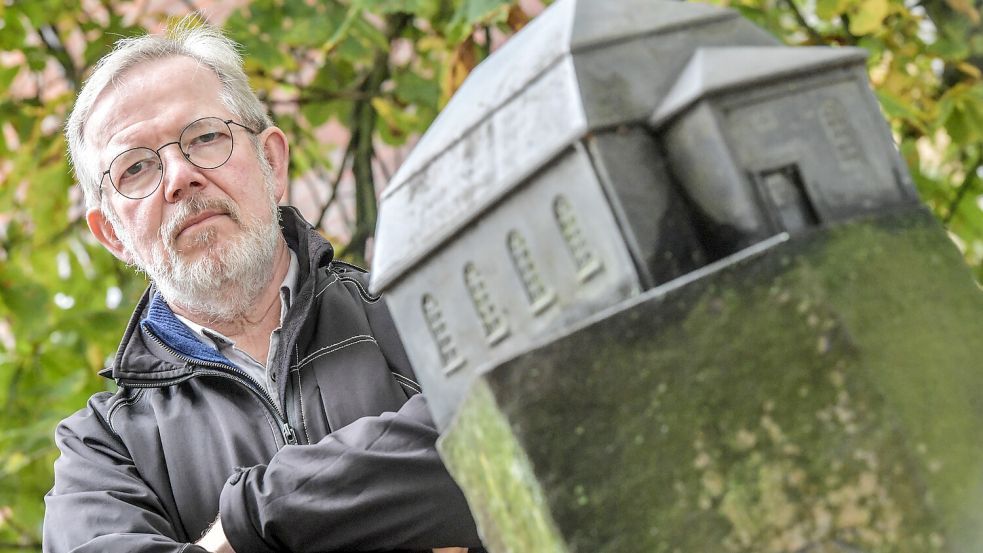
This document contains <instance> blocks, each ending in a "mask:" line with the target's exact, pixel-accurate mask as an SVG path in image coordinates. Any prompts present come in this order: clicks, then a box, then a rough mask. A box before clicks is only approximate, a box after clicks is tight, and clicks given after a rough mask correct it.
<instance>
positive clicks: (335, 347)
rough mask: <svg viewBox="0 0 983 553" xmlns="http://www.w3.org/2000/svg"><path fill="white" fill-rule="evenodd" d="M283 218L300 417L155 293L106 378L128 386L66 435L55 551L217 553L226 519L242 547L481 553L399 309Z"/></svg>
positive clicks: (297, 222) (285, 347) (292, 216)
mask: <svg viewBox="0 0 983 553" xmlns="http://www.w3.org/2000/svg"><path fill="white" fill-rule="evenodd" d="M281 213H282V217H283V225H282V226H283V230H284V236H285V238H286V239H287V242H288V244H289V245H290V247H291V248H292V249H293V250H294V252H295V253H296V254H297V259H298V262H299V264H300V275H299V279H298V288H297V293H296V295H295V296H294V298H293V301H292V302H291V306H290V310H289V312H288V314H287V316H286V319H285V321H284V325H283V331H282V334H281V341H280V344H281V346H280V348H279V349H278V350H277V351H276V353H275V359H276V361H275V363H273V366H272V369H271V370H273V371H274V377H275V381H276V382H277V383H278V384H279V394H280V396H281V399H282V401H281V402H279V403H280V404H282V405H284V409H283V411H285V412H281V410H280V409H279V408H278V407H277V402H275V401H273V400H272V398H270V397H269V394H268V393H267V392H265V391H264V390H263V388H262V387H260V386H258V385H256V384H255V383H253V381H251V380H250V379H248V378H247V377H246V376H245V375H244V374H243V373H241V372H239V371H238V370H237V369H235V368H234V367H233V366H232V365H231V364H230V363H229V362H228V361H226V360H225V359H224V358H223V357H221V356H220V355H219V354H217V353H215V352H214V351H212V352H211V353H209V352H207V351H203V348H201V344H200V343H199V342H197V340H196V339H195V338H194V336H193V335H190V331H188V330H187V329H186V327H184V326H183V325H181V324H180V323H179V322H178V321H177V319H176V318H174V315H173V313H171V312H170V309H169V308H167V305H166V304H165V303H164V302H163V301H162V300H160V299H159V297H156V299H155V292H154V290H153V289H152V288H151V289H150V290H148V292H147V294H146V295H145V296H144V298H143V299H142V300H141V302H140V304H139V305H138V307H137V309H136V312H135V313H134V315H133V318H132V319H131V321H130V324H129V325H128V327H127V329H126V333H125V335H124V337H123V341H122V344H121V345H120V348H119V352H118V353H117V355H116V359H115V362H114V364H113V366H112V367H111V368H110V369H107V370H106V371H104V372H105V373H107V376H108V375H111V376H112V378H113V379H114V380H115V381H116V383H117V385H118V391H117V392H116V393H109V392H105V393H99V394H96V395H95V396H93V397H92V398H91V399H90V400H89V403H88V405H87V407H86V408H85V409H82V410H81V411H79V412H78V413H76V414H74V415H72V416H71V417H69V418H68V419H66V420H64V421H63V422H62V423H61V424H60V425H59V427H58V429H57V431H56V441H57V444H58V447H59V449H60V450H61V457H60V458H59V459H58V461H57V462H56V463H55V483H54V488H53V489H52V490H51V492H49V493H48V495H47V496H46V498H45V502H46V512H45V522H44V551H46V552H50V553H62V552H68V551H80V552H81V551H91V552H98V553H110V552H120V553H122V552H127V553H133V552H137V551H140V552H165V551H166V552H179V551H189V552H190V551H204V550H203V549H201V548H198V547H197V546H195V545H189V544H190V542H194V541H195V540H197V539H198V538H199V537H200V536H201V534H202V533H203V532H204V531H205V529H206V528H207V526H208V525H209V524H210V523H211V522H212V521H213V520H214V519H215V517H216V513H218V512H219V511H220V510H221V517H222V524H223V526H224V528H225V531H226V534H227V536H228V538H229V541H230V543H231V544H232V546H233V547H234V548H235V550H236V552H237V553H252V552H256V551H290V552H298V553H299V552H308V551H310V552H315V551H317V552H322V551H387V550H389V551H395V550H427V549H430V548H432V547H444V546H454V545H459V546H466V547H476V546H479V545H480V543H479V541H478V537H477V533H476V530H475V527H474V522H473V521H472V519H471V516H470V514H469V512H468V509H467V505H466V504H465V502H464V498H463V496H462V494H461V492H460V490H459V489H458V488H457V486H456V485H455V484H454V483H453V481H452V480H451V479H450V477H449V476H448V474H447V472H446V470H445V469H444V467H443V465H442V464H441V462H440V459H439V458H438V457H437V454H436V451H435V449H434V443H435V440H436V437H437V433H436V430H435V429H434V426H433V423H432V421H431V420H430V416H429V413H428V412H427V409H426V405H425V402H424V400H423V397H422V396H421V395H419V394H417V393H416V392H417V391H418V388H417V387H416V384H415V382H414V380H413V373H412V370H411V368H410V366H409V363H408V361H407V359H406V355H405V352H404V351H403V348H402V345H401V344H400V342H399V338H398V336H397V334H396V331H395V328H394V327H393V324H392V321H391V319H390V317H389V314H388V312H387V310H386V308H385V305H384V304H383V302H382V301H379V299H378V298H373V297H371V296H370V295H369V294H368V293H367V292H366V288H365V280H366V279H365V275H364V274H363V273H362V272H361V271H359V270H356V269H354V268H352V267H350V266H347V265H344V264H341V263H337V262H332V260H331V258H332V253H333V252H332V249H331V246H330V245H329V244H328V243H327V242H326V241H324V240H323V239H322V238H321V237H320V236H319V235H318V234H317V233H316V232H315V231H314V230H313V229H312V228H311V227H310V226H309V225H308V224H307V223H306V222H304V221H303V219H302V218H301V217H300V216H299V214H297V213H296V211H294V210H293V209H292V208H283V209H282V210H281ZM196 344H197V345H196ZM408 398H409V399H408ZM294 444H297V445H294Z"/></svg>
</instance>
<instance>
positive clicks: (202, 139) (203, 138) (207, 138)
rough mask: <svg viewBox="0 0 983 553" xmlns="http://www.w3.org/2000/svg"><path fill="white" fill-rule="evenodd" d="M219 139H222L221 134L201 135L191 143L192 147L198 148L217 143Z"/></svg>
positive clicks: (209, 133)
mask: <svg viewBox="0 0 983 553" xmlns="http://www.w3.org/2000/svg"><path fill="white" fill-rule="evenodd" d="M219 138H221V133H218V132H208V133H205V134H201V135H198V136H197V137H195V139H194V140H192V141H191V145H192V146H197V145H200V144H208V143H211V142H215V141H216V140H218V139H219Z"/></svg>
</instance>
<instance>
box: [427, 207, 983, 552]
mask: <svg viewBox="0 0 983 553" xmlns="http://www.w3.org/2000/svg"><path fill="white" fill-rule="evenodd" d="M543 343H544V344H545V345H542V346H541V347H538V348H535V349H533V350H531V351H529V352H527V353H524V354H521V355H519V356H518V357H516V358H514V359H512V360H511V361H507V362H504V363H502V364H499V365H498V366H495V367H494V368H492V369H490V370H486V371H484V372H483V373H481V374H479V375H478V376H477V377H476V379H475V381H474V383H473V384H472V385H471V386H470V388H469V391H468V393H467V396H466V397H465V399H464V401H463V402H462V407H461V409H460V411H459V412H458V413H457V415H456V417H455V418H454V419H453V421H452V422H451V424H450V426H449V428H448V429H447V430H446V431H445V432H444V435H443V437H442V438H441V443H440V450H441V453H442V455H443V456H444V457H445V460H446V462H447V465H448V467H449V469H450V471H451V472H452V474H453V475H454V477H455V478H456V479H457V480H458V482H459V483H460V484H461V486H462V488H463V489H464V491H465V494H466V495H467V496H468V500H469V502H470V504H471V506H472V510H473V511H474V513H475V516H476V518H477V520H478V521H479V526H480V529H481V532H482V535H483V537H484V539H485V540H486V544H487V546H488V548H489V550H490V551H492V552H494V553H504V552H507V551H508V552H517V553H520V552H521V553H531V552H536V553H543V552H553V551H555V552H561V551H562V552H571V553H572V552H581V553H583V552H591V553H595V552H630V551H639V552H653V553H657V552H676V551H678V552H683V553H695V552H700V553H702V552H749V553H750V552H755V553H758V552H761V553H764V552H788V553H793V552H800V553H806V552H808V553H820V552H822V553H827V552H864V553H888V552H891V553H894V552H898V553H902V552H903V553H908V552H910V553H921V552H943V551H944V552H950V553H956V552H959V553H971V552H978V551H983V294H981V292H980V290H979V288H978V287H977V285H976V284H975V283H974V282H973V281H972V279H971V277H970V275H969V272H968V270H967V269H966V268H965V266H964V264H963V262H962V259H961V258H960V256H959V253H958V251H957V250H956V249H955V248H954V247H953V246H952V244H951V243H950V242H949V240H948V238H947V237H946V235H945V233H944V232H943V231H942V230H941V229H940V228H939V226H938V224H937V223H936V222H935V221H934V220H933V219H932V218H931V217H930V216H929V215H928V214H927V213H925V212H924V211H923V210H922V209H920V208H913V209H909V210H906V211H901V212H899V213H895V214H892V215H883V216H878V217H876V218H868V219H858V220H854V221H851V222H848V223H845V224H842V225H839V226H834V227H832V228H826V229H816V230H814V231H812V232H809V233H806V234H803V235H799V236H796V237H794V238H792V239H789V240H786V241H784V242H774V241H773V242H770V243H767V244H765V245H764V246H763V247H761V248H759V249H757V250H754V251H749V250H745V251H743V252H740V253H738V254H736V255H735V256H732V257H730V258H727V259H724V260H722V261H721V262H718V263H716V264H713V265H710V266H708V267H705V268H704V269H701V270H700V271H697V272H695V273H692V274H690V275H687V276H686V277H683V278H682V279H679V280H677V281H673V282H670V283H668V284H666V285H663V286H660V287H657V288H654V289H652V290H649V291H647V292H644V293H643V294H642V295H641V296H638V297H636V298H634V299H632V300H628V301H627V302H625V303H623V304H621V305H619V306H615V307H614V308H613V309H612V310H609V311H607V312H604V313H601V314H600V315H597V316H595V317H594V318H593V319H592V320H590V321H586V322H585V323H584V325H582V326H581V327H579V328H577V329H574V330H573V331H571V332H570V333H569V334H567V335H566V336H564V337H561V338H558V339H555V340H546V341H544V342H543Z"/></svg>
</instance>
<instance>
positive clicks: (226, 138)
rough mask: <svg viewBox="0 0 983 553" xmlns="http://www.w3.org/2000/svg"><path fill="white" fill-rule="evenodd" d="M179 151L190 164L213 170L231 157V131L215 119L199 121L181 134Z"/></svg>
mask: <svg viewBox="0 0 983 553" xmlns="http://www.w3.org/2000/svg"><path fill="white" fill-rule="evenodd" d="M181 150H182V151H183V152H184V153H185V155H187V156H188V161H190V162H191V163H194V164H195V165H197V166H198V167H201V168H202V169H214V168H216V167H218V166H219V165H222V164H223V163H225V162H226V161H228V160H229V157H230V156H231V155H232V130H231V129H229V125H228V124H226V123H225V121H223V120H221V119H219V118H217V117H206V118H204V119H199V120H197V121H195V122H194V123H191V124H190V125H188V126H187V127H186V128H185V129H184V132H182V133H181Z"/></svg>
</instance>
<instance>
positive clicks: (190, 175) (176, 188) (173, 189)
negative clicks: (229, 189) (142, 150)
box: [157, 142, 205, 203]
mask: <svg viewBox="0 0 983 553" xmlns="http://www.w3.org/2000/svg"><path fill="white" fill-rule="evenodd" d="M172 144H173V147H171V146H172ZM172 144H167V145H165V146H164V147H163V148H161V149H160V150H159V151H158V152H157V155H159V156H160V161H161V167H162V170H163V171H164V174H163V175H161V179H162V182H161V186H162V187H163V188H164V201H166V202H168V203H175V202H179V201H181V199H182V198H184V197H185V196H187V195H188V194H191V193H193V192H194V190H193V189H195V188H201V187H202V186H204V184H205V178H204V175H202V174H201V169H199V168H198V166H196V165H195V164H194V163H191V161H189V160H188V158H187V157H186V156H185V155H184V152H183V151H182V150H181V147H180V146H179V145H178V143H177V142H173V143H172Z"/></svg>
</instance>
